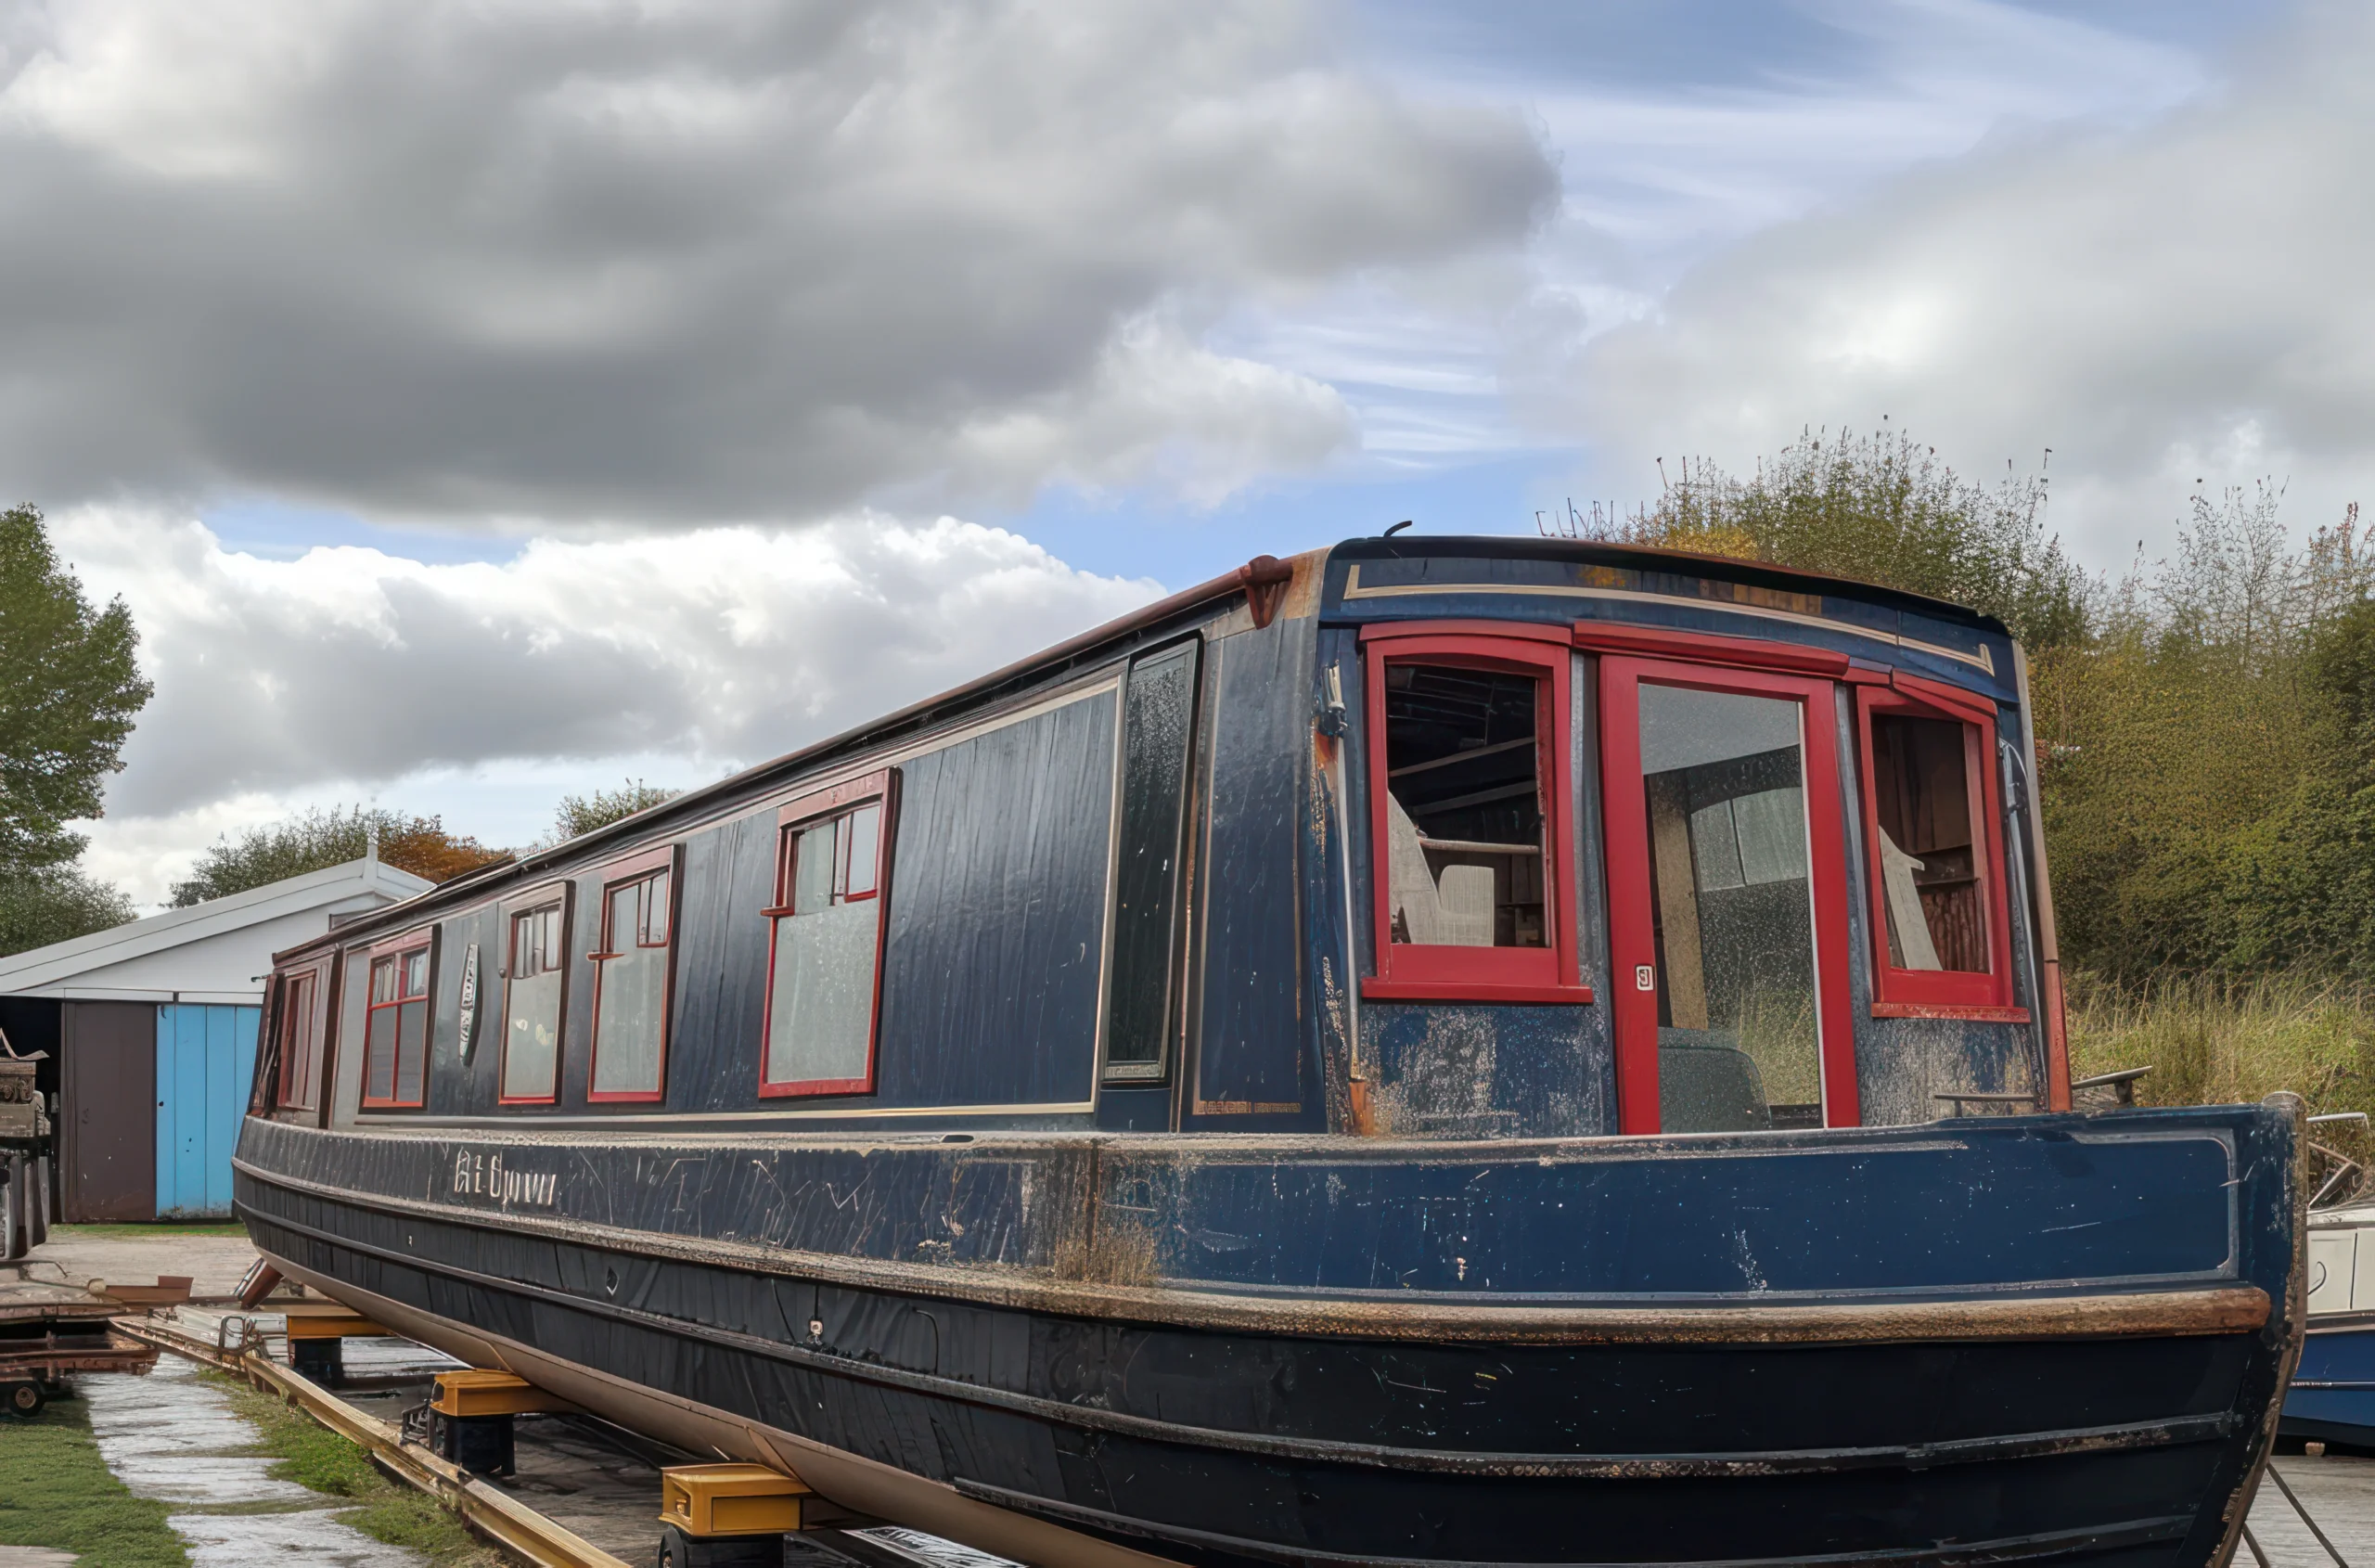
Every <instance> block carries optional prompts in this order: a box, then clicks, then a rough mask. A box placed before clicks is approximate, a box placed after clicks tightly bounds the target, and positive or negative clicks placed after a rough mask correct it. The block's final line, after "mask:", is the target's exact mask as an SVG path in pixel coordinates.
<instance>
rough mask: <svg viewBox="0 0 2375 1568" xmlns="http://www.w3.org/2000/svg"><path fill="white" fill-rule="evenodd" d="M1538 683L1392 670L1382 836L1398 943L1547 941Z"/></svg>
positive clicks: (1479, 673)
mask: <svg viewBox="0 0 2375 1568" xmlns="http://www.w3.org/2000/svg"><path fill="white" fill-rule="evenodd" d="M1541 687H1542V682H1541V680H1540V679H1539V678H1538V677H1535V676H1533V675H1510V674H1507V673H1504V672H1500V671H1495V670H1477V669H1466V668H1462V667H1459V666H1457V665H1439V664H1404V663H1390V664H1388V665H1387V666H1386V667H1385V771H1386V842H1385V844H1384V845H1383V849H1384V860H1385V863H1386V873H1387V882H1388V889H1389V892H1388V897H1389V899H1390V912H1391V919H1392V922H1393V923H1392V936H1393V941H1395V942H1397V943H1411V944H1416V945H1431V946H1444V947H1543V946H1547V945H1549V928H1548V925H1547V920H1546V919H1545V907H1544V897H1543V889H1544V867H1543V835H1542V827H1543V815H1542V813H1543V802H1542V779H1541V747H1540V745H1539V744H1538V739H1537V727H1538V724H1539V720H1540V710H1541V705H1542V704H1541Z"/></svg>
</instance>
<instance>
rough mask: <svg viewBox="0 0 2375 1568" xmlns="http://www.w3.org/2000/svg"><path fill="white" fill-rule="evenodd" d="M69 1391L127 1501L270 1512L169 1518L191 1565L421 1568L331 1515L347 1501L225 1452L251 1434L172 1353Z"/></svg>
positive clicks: (416, 1557)
mask: <svg viewBox="0 0 2375 1568" xmlns="http://www.w3.org/2000/svg"><path fill="white" fill-rule="evenodd" d="M75 1388H76V1390H77V1391H78V1392H79V1393H80V1394H82V1396H83V1402H84V1404H85V1405H86V1406H87V1407H89V1411H90V1417H91V1432H92V1434H93V1435H94V1436H95V1437H96V1438H97V1440H98V1445H99V1457H100V1458H101V1459H105V1460H106V1461H107V1467H108V1469H109V1470H110V1471H113V1472H115V1475H116V1479H118V1480H120V1481H122V1483H123V1484H124V1485H125V1486H126V1487H127V1488H128V1489H129V1490H130V1491H131V1492H132V1493H133V1495H134V1496H135V1497H154V1498H156V1499H157V1500H159V1501H160V1502H168V1503H181V1504H186V1505H190V1506H193V1507H203V1508H208V1509H215V1508H249V1509H253V1508H258V1507H263V1508H265V1509H269V1510H273V1511H269V1512H257V1513H212V1512H208V1513H198V1512H189V1511H184V1512H180V1513H175V1514H173V1515H172V1516H171V1517H169V1518H168V1519H167V1520H166V1523H168V1524H171V1525H172V1526H173V1530H174V1532H175V1533H176V1534H178V1535H179V1536H181V1537H182V1539H183V1540H185V1541H186V1542H188V1543H189V1555H190V1563H191V1568H257V1565H258V1564H262V1563H286V1564H289V1568H300V1565H302V1568H424V1564H425V1562H426V1560H425V1559H423V1558H422V1557H421V1556H420V1554H419V1553H417V1552H414V1551H407V1550H405V1549H404V1548H402V1547H392V1546H388V1545H385V1544H384V1543H382V1542H379V1541H375V1540H373V1539H372V1538H371V1537H370V1536H366V1535H364V1534H363V1533H362V1532H361V1531H359V1530H356V1529H353V1527H351V1526H349V1525H346V1524H341V1523H339V1522H338V1520H337V1519H335V1518H333V1517H332V1515H333V1514H334V1513H336V1512H338V1511H340V1510H344V1509H348V1508H352V1507H353V1506H354V1505H353V1504H352V1503H349V1502H346V1501H344V1500H343V1499H340V1500H335V1501H334V1500H331V1499H327V1498H325V1497H323V1496H322V1495H321V1494H320V1493H318V1492H310V1491H307V1490H306V1489H305V1488H304V1487H302V1486H300V1485H298V1484H296V1483H295V1482H293V1481H276V1480H274V1479H273V1478H272V1476H271V1475H270V1474H268V1473H266V1472H269V1471H270V1470H271V1468H272V1466H273V1463H274V1461H273V1460H272V1459H268V1458H263V1457H259V1456H240V1455H231V1454H225V1452H224V1450H225V1449H227V1448H244V1447H247V1446H250V1445H251V1444H252V1443H254V1442H255V1440H256V1432H255V1429H254V1428H253V1427H251V1426H250V1425H249V1424H248V1423H247V1422H246V1421H243V1420H240V1419H239V1418H238V1416H237V1415H235V1414H234V1413H233V1412H232V1409H231V1402H230V1401H229V1400H228V1399H226V1398H225V1397H224V1395H223V1393H222V1391H221V1390H220V1389H217V1388H214V1387H212V1386H211V1385H210V1384H208V1383H206V1382H204V1381H202V1380H201V1379H200V1378H199V1375H198V1369H197V1368H196V1367H195V1366H193V1365H192V1364H191V1363H189V1362H187V1361H185V1360H183V1359H181V1358H180V1357H179V1356H159V1357H158V1358H157V1365H156V1367H155V1368H154V1369H152V1370H150V1371H148V1372H146V1373H137V1374H135V1373H130V1372H95V1373H86V1374H84V1375H83V1376H82V1377H79V1378H77V1379H75ZM309 1505H318V1506H309Z"/></svg>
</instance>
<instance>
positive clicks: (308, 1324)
mask: <svg viewBox="0 0 2375 1568" xmlns="http://www.w3.org/2000/svg"><path fill="white" fill-rule="evenodd" d="M394 1332H395V1330H392V1329H389V1328H384V1327H382V1326H381V1325H379V1324H378V1323H374V1322H373V1321H371V1319H369V1318H368V1317H364V1316H363V1314H361V1313H359V1312H355V1311H353V1310H352V1309H350V1308H347V1307H343V1306H340V1305H338V1304H337V1303H335V1302H330V1303H316V1302H291V1303H290V1304H289V1338H290V1339H292V1340H346V1339H369V1338H372V1337H375V1336H379V1335H389V1334H393V1333H394Z"/></svg>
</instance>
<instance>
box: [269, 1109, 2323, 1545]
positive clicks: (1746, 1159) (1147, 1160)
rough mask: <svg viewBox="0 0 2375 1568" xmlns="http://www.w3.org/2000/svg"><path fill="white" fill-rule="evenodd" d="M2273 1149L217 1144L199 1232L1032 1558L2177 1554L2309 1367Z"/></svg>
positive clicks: (2225, 1511)
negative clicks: (228, 1221)
mask: <svg viewBox="0 0 2375 1568" xmlns="http://www.w3.org/2000/svg"><path fill="white" fill-rule="evenodd" d="M2293 1147H2294V1128H2293V1124H2292V1118H2291V1114H2290V1112H2287V1111H2283V1110H2279V1109H2276V1108H2258V1107H2253V1108H2242V1107H2229V1108H2215V1109H2208V1110H2200V1111H2184V1112H2128V1113H2120V1114H2114V1115H2106V1116H2099V1117H2079V1116H2059V1117H2035V1118H2017V1119H2016V1118H2002V1119H1994V1118H1990V1119H1981V1120H1972V1121H1962V1122H1954V1123H1947V1124H1941V1125H1932V1126H1926V1127H1906V1128H1872V1129H1857V1130H1852V1131H1809V1132H1800V1133H1786V1134H1770V1135H1752V1136H1728V1135H1718V1136H1706V1137H1661V1138H1634V1139H1561V1140H1541V1141H1534V1142H1523V1143H1521V1142H1506V1143H1407V1142H1404V1143H1395V1142H1387V1141H1383V1140H1365V1139H1346V1138H1324V1137H1280V1138H1258V1137H1257V1138H1194V1137H1124V1138H1110V1137H1109V1138H1097V1137H1079V1136H1076V1135H1065V1134H1046V1135H1029V1134H1009V1135H982V1137H979V1138H975V1139H970V1140H968V1141H965V1142H961V1143H957V1142H947V1141H943V1140H942V1139H941V1138H939V1137H912V1136H910V1137H883V1138H876V1139H867V1140H864V1141H853V1140H850V1139H847V1138H845V1137H836V1136H834V1135H806V1136H790V1137H778V1136H764V1135H762V1136H752V1135H751V1134H748V1133H736V1132H727V1131H725V1130H723V1129H721V1130H720V1131H718V1132H716V1133H713V1134H711V1135H708V1136H705V1137H687V1136H684V1135H681V1134H677V1135H671V1134H665V1133H644V1134H626V1133H622V1134H618V1135H610V1136H608V1137H600V1138H597V1137H592V1136H590V1135H572V1134H566V1133H555V1134H542V1135H540V1134H532V1133H520V1134H512V1135H509V1136H507V1137H484V1136H472V1135H471V1134H469V1133H468V1132H463V1131H460V1130H451V1129H449V1130H442V1131H441V1130H439V1129H436V1128H430V1127H423V1128H418V1129H413V1128H406V1129H404V1130H402V1131H393V1132H379V1131H375V1132H369V1133H360V1132H341V1131H316V1130H312V1129H300V1128H294V1127H290V1126H288V1125H280V1124H271V1123H263V1122H251V1123H250V1125H249V1131H248V1137H247V1139H246V1141H245V1143H244V1144H243V1146H242V1150H241V1153H240V1161H239V1186H238V1204H239V1208H240V1212H241V1214H242V1215H243V1217H244V1218H245V1219H246V1221H247V1223H248V1225H249V1227H250V1231H251V1233H252V1234H253V1235H254V1236H255V1238H256V1240H257V1242H258V1244H259V1246H260V1247H261V1248H262V1249H263V1252H264V1253H266V1255H267V1256H269V1257H271V1258H273V1259H274V1260H275V1261H276V1262H277V1263H278V1264H279V1265H280V1266H283V1267H284V1269H285V1270H287V1271H288V1272H290V1273H292V1274H294V1275H295V1276H297V1277H298V1278H301V1279H307V1280H309V1281H312V1282H315V1283H317V1284H319V1285H321V1286H322V1287H323V1288H325V1289H327V1290H328V1291H330V1292H332V1293H334V1294H338V1295H340V1296H342V1297H345V1298H346V1299H348V1300H349V1301H350V1302H352V1303H353V1305H358V1306H361V1307H364V1308H366V1309H367V1310H370V1311H372V1312H373V1313H374V1314H375V1315H377V1316H381V1317H384V1318H388V1319H391V1320H393V1321H395V1322H396V1323H398V1324H399V1325H400V1326H403V1327H405V1328H407V1329H408V1330H413V1331H417V1332H418V1333H420V1334H421V1335H422V1336H423V1337H425V1338H429V1339H430V1340H432V1341H433V1342H438V1343H445V1344H447V1345H448V1347H449V1348H454V1349H456V1350H457V1351H459V1352H460V1353H463V1354H467V1355H470V1356H473V1357H474V1358H484V1357H486V1356H493V1357H494V1359H497V1360H500V1361H502V1362H504V1363H505V1364H508V1365H513V1366H515V1367H516V1368H517V1369H522V1370H525V1371H529V1372H530V1373H531V1375H533V1376H535V1377H536V1378H537V1380H538V1381H540V1382H556V1383H558V1384H559V1385H561V1388H562V1391H563V1392H566V1393H568V1394H571V1396H572V1397H577V1398H580V1399H582V1400H584V1401H585V1402H587V1403H589V1404H591V1405H593V1406H594V1407H596V1408H597V1409H603V1408H608V1409H610V1410H612V1411H614V1412H615V1413H617V1414H618V1415H619V1416H620V1417H621V1418H622V1419H628V1420H633V1421H634V1423H635V1424H636V1425H638V1426H642V1427H644V1428H645V1429H647V1430H652V1429H654V1428H655V1427H665V1426H666V1424H667V1422H668V1421H670V1420H679V1421H680V1422H681V1423H682V1424H681V1426H680V1427H679V1430H680V1431H683V1432H685V1433H696V1432H697V1433H699V1435H700V1437H701V1440H702V1441H703V1442H704V1443H705V1444H706V1445H707V1446H711V1447H715V1448H717V1449H718V1450H719V1451H721V1452H725V1453H730V1454H735V1455H737V1456H738V1457H748V1458H753V1459H769V1460H773V1461H774V1462H779V1463H790V1464H792V1465H793V1466H794V1467H795V1468H797V1469H799V1470H800V1471H801V1472H802V1475H803V1476H804V1477H806V1478H807V1479H808V1480H810V1481H811V1483H812V1484H815V1485H817V1486H818V1488H819V1489H820V1490H821V1491H823V1492H825V1493H826V1495H827V1496H828V1497H833V1498H834V1499H835V1500H836V1501H839V1502H842V1503H844V1504H845V1505H847V1506H849V1507H852V1508H855V1509H860V1510H865V1511H867V1512H871V1513H879V1514H886V1515H892V1516H895V1517H902V1518H905V1519H906V1520H908V1521H910V1522H913V1523H920V1524H923V1525H924V1526H925V1527H927V1528H931V1527H938V1528H940V1529H942V1531H943V1533H948V1534H956V1535H959V1536H969V1538H971V1539H973V1540H975V1541H976V1543H977V1544H981V1545H984V1546H987V1547H989V1548H991V1549H1006V1550H1008V1552H1009V1554H1011V1555H1031V1556H1033V1557H1034V1558H1035V1559H1036V1560H1038V1561H1043V1562H1062V1561H1078V1562H1147V1561H1169V1562H1192V1563H1200V1564H1212V1565H1213V1568H1220V1565H1224V1564H1226V1565H1232V1568H1234V1565H1240V1564H1252V1563H1274V1564H1275V1563H1288V1564H1306V1565H1312V1568H1318V1565H1337V1564H1351V1563H1355V1562H1394V1563H1427V1564H1436V1563H1470V1564H1482V1563H1529V1564H1553V1563H1569V1564H1574V1563H1593V1564H1610V1563H1712V1562H1733V1563H1739V1562H1774V1563H1779V1562H1855V1563H1884V1562H1885V1563H1900V1562H1901V1563H1908V1564H1909V1563H1916V1562H1921V1563H1930V1562H1936V1563H1969V1562H2015V1561H2018V1562H2030V1561H2037V1562H2047V1561H2049V1562H2058V1563H2059V1562H2071V1563H2076V1562H2086V1563H2102V1564H2111V1563H2121V1564H2130V1563H2132V1564H2137V1565H2139V1568H2140V1565H2144V1564H2154V1565H2167V1568H2198V1565H2215V1564H2219V1563H2223V1562H2225V1560H2226V1557H2227V1554H2228V1553H2230V1552H2231V1550H2232V1549H2233V1545H2234V1542H2233V1539H2232V1536H2231V1534H2230V1532H2231V1527H2232V1524H2233V1523H2234V1522H2235V1521H2236V1520H2239V1519H2240V1517H2241V1507H2240V1504H2241V1502H2242V1500H2243V1499H2244V1498H2245V1497H2247V1494H2248V1491H2249V1488H2250V1486H2251V1484H2252V1482H2253V1478H2254V1476H2255V1475H2256V1472H2257V1466H2258V1464H2259V1462H2260V1460H2261V1459H2262V1458H2263V1456H2264V1455H2265V1453H2266V1450H2267V1447H2268V1446H2269V1444H2270V1443H2271V1442H2272V1441H2273V1438H2274V1435H2275V1424H2276V1423H2275V1418H2276V1411H2277V1407H2278V1401H2279V1394H2280V1391H2281V1390H2282V1388H2283V1387H2284V1385H2285V1380H2286V1376H2287V1374H2288V1372H2289V1370H2290V1365H2289V1364H2290V1361H2291V1359H2292V1355H2293V1353H2294V1349H2295V1347H2296V1346H2297V1343H2298V1331H2299V1330H2298V1317H2299V1302H2300V1283H2299V1269H2298V1251H2299V1248H2298V1242H2299V1228H2298V1217H2297V1215H2296V1212H2295V1202H2296V1188H2295V1185H2294V1183H2293V1180H2292V1151H2293ZM968 1510H973V1511H968ZM999 1518H1006V1519H1014V1518H1020V1519H1021V1520H1024V1521H1027V1522H1030V1523H1032V1524H1033V1526H1034V1527H1036V1528H1038V1529H1039V1530H1041V1531H1042V1532H1043V1534H1042V1535H1040V1536H1030V1537H1028V1538H1027V1539H1026V1538H1025V1537H1021V1536H1016V1535H1014V1534H1012V1533H1006V1534H1001V1533H1000V1529H999V1527H998V1526H997V1525H996V1524H995V1520H996V1519H999ZM1051 1543H1053V1544H1051ZM1026 1548H1027V1550H1026Z"/></svg>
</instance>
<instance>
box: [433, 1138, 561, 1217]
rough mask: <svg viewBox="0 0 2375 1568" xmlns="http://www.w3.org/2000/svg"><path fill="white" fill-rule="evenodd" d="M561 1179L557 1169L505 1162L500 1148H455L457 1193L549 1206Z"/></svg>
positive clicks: (455, 1189) (500, 1200) (502, 1201)
mask: <svg viewBox="0 0 2375 1568" xmlns="http://www.w3.org/2000/svg"><path fill="white" fill-rule="evenodd" d="M559 1180H560V1174H559V1173H558V1171H523V1170H519V1169H517V1168H515V1167H512V1166H509V1165H506V1164H505V1163H503V1151H502V1150H492V1151H489V1152H484V1153H479V1154H473V1153H471V1152H470V1151H469V1150H467V1149H459V1150H455V1151H454V1191H455V1193H456V1196H460V1197H469V1198H492V1199H494V1201H495V1202H498V1203H533V1204H535V1205H537V1206H538V1207H540V1208H546V1209H549V1208H551V1207H552V1206H553V1189H554V1188H555V1187H556V1186H557V1185H558V1183H559Z"/></svg>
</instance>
